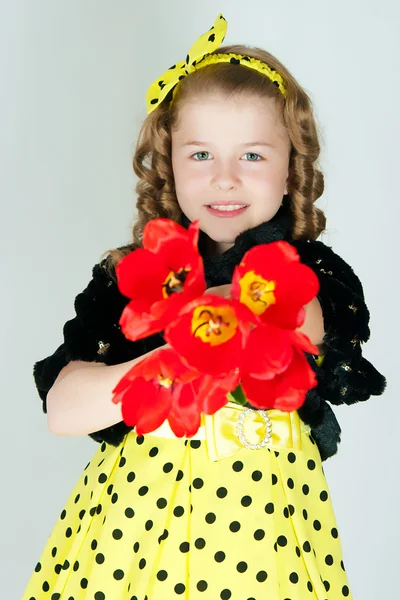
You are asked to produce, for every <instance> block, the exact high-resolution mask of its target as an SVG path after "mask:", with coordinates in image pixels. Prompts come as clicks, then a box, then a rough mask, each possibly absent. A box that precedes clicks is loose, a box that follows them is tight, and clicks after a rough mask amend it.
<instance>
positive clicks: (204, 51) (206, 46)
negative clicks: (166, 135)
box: [146, 13, 286, 114]
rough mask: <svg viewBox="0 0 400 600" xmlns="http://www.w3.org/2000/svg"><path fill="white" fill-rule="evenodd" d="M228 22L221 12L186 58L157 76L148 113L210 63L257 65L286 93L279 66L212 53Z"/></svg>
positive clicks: (150, 92)
mask: <svg viewBox="0 0 400 600" xmlns="http://www.w3.org/2000/svg"><path fill="white" fill-rule="evenodd" d="M227 26H228V23H227V21H226V19H225V18H224V17H223V16H222V14H221V13H220V14H219V15H218V17H217V18H216V20H215V22H214V25H213V26H212V27H211V28H210V29H209V30H208V31H206V33H203V35H201V36H200V37H199V38H198V40H196V42H195V43H194V44H193V45H192V47H191V48H190V50H189V52H188V54H187V56H186V60H184V61H181V62H179V63H176V64H175V65H172V67H170V68H169V69H168V70H167V71H165V73H163V74H162V75H161V77H157V79H156V80H155V81H153V83H152V84H151V85H150V87H149V89H148V91H147V94H146V108H147V113H148V114H150V113H151V112H152V111H153V110H155V109H156V108H157V106H158V105H159V104H160V103H161V102H162V100H164V98H165V97H166V96H167V95H168V93H169V92H170V91H171V90H172V89H173V88H174V87H175V86H176V84H177V83H179V81H180V80H181V79H183V78H184V77H186V76H187V75H190V73H193V71H196V70H198V69H201V68H202V67H205V66H207V65H210V64H215V63H221V62H230V63H233V64H241V65H244V66H245V67H248V68H250V69H255V70H256V71H258V72H259V73H262V74H263V75H266V76H267V77H268V78H269V79H271V81H272V82H273V83H274V84H275V85H276V86H277V87H278V88H279V90H280V92H281V93H282V94H283V95H284V96H285V95H286V88H285V86H284V84H283V79H282V77H281V75H279V73H277V71H275V69H272V68H271V67H269V66H268V65H267V64H266V63H264V62H262V61H260V60H258V59H256V58H252V57H250V56H244V55H242V54H233V53H230V54H211V52H214V50H216V49H217V48H218V47H219V46H220V45H221V43H222V42H223V41H224V39H225V34H226V30H227Z"/></svg>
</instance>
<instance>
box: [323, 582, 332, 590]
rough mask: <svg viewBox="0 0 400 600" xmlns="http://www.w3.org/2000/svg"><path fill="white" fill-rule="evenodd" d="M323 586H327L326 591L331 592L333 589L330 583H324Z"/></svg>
mask: <svg viewBox="0 0 400 600" xmlns="http://www.w3.org/2000/svg"><path fill="white" fill-rule="evenodd" d="M323 584H324V586H325V590H326V591H327V592H329V590H330V589H331V584H330V583H329V581H324V582H323Z"/></svg>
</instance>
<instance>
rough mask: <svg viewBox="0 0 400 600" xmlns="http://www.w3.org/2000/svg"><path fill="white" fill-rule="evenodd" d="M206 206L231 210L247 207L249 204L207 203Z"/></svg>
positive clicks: (224, 210) (226, 210) (220, 209)
mask: <svg viewBox="0 0 400 600" xmlns="http://www.w3.org/2000/svg"><path fill="white" fill-rule="evenodd" d="M206 206H207V208H211V209H212V210H218V211H223V212H230V211H234V210H241V209H243V208H247V207H248V204H233V203H232V204H207V205H206Z"/></svg>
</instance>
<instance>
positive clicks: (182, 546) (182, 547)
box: [179, 542, 190, 553]
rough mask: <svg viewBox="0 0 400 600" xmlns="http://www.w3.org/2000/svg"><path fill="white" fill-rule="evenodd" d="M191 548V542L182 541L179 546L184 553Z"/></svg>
mask: <svg viewBox="0 0 400 600" xmlns="http://www.w3.org/2000/svg"><path fill="white" fill-rule="evenodd" d="M189 548H190V546H189V542H182V544H181V545H180V546H179V550H180V551H181V552H184V553H185V552H189Z"/></svg>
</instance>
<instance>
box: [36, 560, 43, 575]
mask: <svg viewBox="0 0 400 600" xmlns="http://www.w3.org/2000/svg"><path fill="white" fill-rule="evenodd" d="M41 568H42V565H41V564H40V562H38V563H37V565H36V567H35V572H36V573H39V571H40V570H41Z"/></svg>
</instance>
